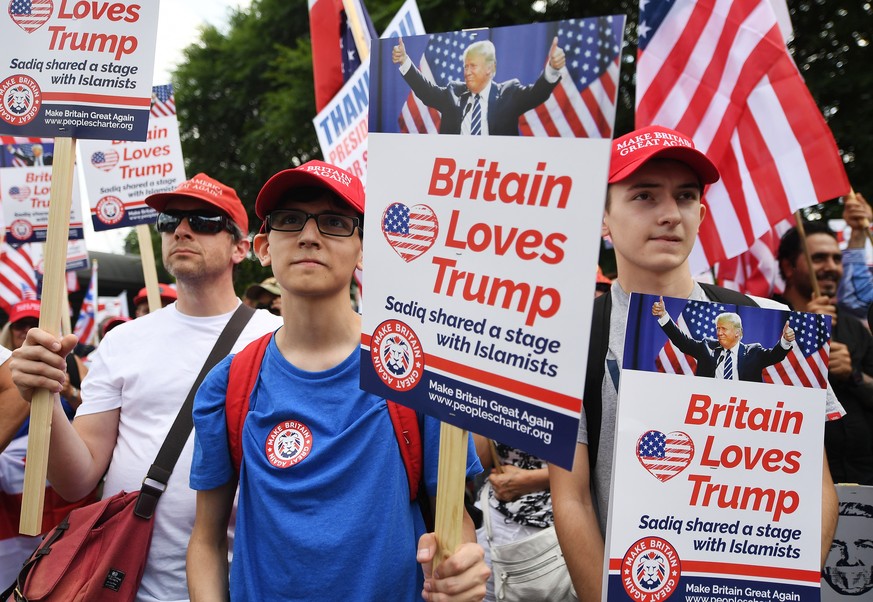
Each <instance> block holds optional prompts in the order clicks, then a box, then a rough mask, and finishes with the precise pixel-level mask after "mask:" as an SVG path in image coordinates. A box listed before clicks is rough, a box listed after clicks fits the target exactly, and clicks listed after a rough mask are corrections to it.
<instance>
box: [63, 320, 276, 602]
mask: <svg viewBox="0 0 873 602" xmlns="http://www.w3.org/2000/svg"><path fill="white" fill-rule="evenodd" d="M231 315H233V312H230V313H227V314H223V315H220V316H211V317H205V318H202V317H193V316H187V315H184V314H182V313H180V312H179V311H178V310H177V309H176V304H175V303H173V304H171V305H168V306H167V307H165V308H163V309H161V310H159V311H157V312H154V313H151V314H148V315H146V316H143V317H141V318H137V319H136V320H133V321H131V322H126V323H124V324H121V325H120V326H117V327H116V328H114V329H112V330H111V331H110V332H109V333H108V334H107V336H106V338H105V339H103V341H102V342H101V343H100V346H99V347H98V348H97V351H96V352H94V353H92V354H91V357H92V362H91V368H90V371H89V372H88V376H86V377H85V380H84V381H83V382H82V405H81V406H80V407H79V409H78V411H77V415H78V416H83V415H86V414H96V413H99V412H106V411H109V410H114V409H116V408H120V409H121V413H120V419H119V426H118V439H117V441H116V444H115V450H114V451H113V453H112V461H111V463H110V465H109V470H108V471H107V473H106V483H105V485H104V489H103V495H104V496H110V495H114V494H115V493H117V492H119V491H122V490H123V491H135V490H138V489H139V488H140V487H141V485H142V480H143V478H144V477H145V475H146V473H147V472H148V469H149V467H150V466H151V464H152V462H153V461H154V459H155V456H156V455H157V453H158V450H159V449H160V447H161V444H162V443H163V442H164V438H165V437H166V435H167V432H168V431H169V430H170V426H171V425H172V424H173V421H174V420H175V418H176V415H177V414H178V412H179V407H180V406H181V405H182V403H183V402H184V401H185V397H186V396H187V395H188V392H189V391H190V389H191V385H192V384H193V383H194V379H195V378H196V377H197V375H198V374H199V373H200V370H201V368H202V367H203V363H204V362H205V361H206V357H207V356H208V355H209V352H210V351H211V350H212V347H213V346H214V345H215V341H216V340H217V339H218V335H219V334H221V331H222V329H223V328H224V326H225V324H227V321H228V320H229V319H230V317H231ZM281 325H282V319H281V318H280V317H278V316H274V315H273V314H271V313H269V312H267V311H265V310H259V311H257V312H256V313H255V315H254V316H253V317H252V319H251V321H249V323H248V324H247V325H246V328H245V330H244V331H243V333H242V334H241V335H240V337H239V339H238V340H237V342H236V344H235V345H234V347H233V351H234V352H237V351H239V350H240V349H242V348H243V347H244V346H245V345H246V344H247V343H249V342H250V341H252V340H254V339H255V338H257V337H259V336H260V335H262V334H265V333H267V332H270V331H273V330H275V329H276V328H278V327H279V326H281ZM107 436H111V435H109V434H107ZM193 449H194V439H193V437H190V438H189V439H188V442H187V443H186V444H185V448H184V449H183V450H182V455H181V456H180V457H179V461H178V462H177V463H176V467H175V470H174V471H173V475H172V476H171V477H170V482H169V484H168V486H167V490H166V491H165V492H164V494H163V495H162V496H161V499H160V501H159V503H158V507H157V512H156V513H155V529H154V534H153V535H152V544H151V549H150V551H149V557H148V562H147V564H146V568H145V573H144V574H143V579H142V584H141V585H140V589H139V593H138V594H137V602H180V601H183V600H188V585H187V581H186V579H185V553H186V550H187V547H188V540H189V538H190V536H191V529H192V527H193V526H194V507H195V492H194V491H193V490H192V489H191V488H190V487H189V486H188V476H189V472H190V468H191V457H192V454H193Z"/></svg>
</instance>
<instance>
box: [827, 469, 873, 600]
mask: <svg viewBox="0 0 873 602" xmlns="http://www.w3.org/2000/svg"><path fill="white" fill-rule="evenodd" d="M837 496H838V497H839V499H840V517H839V520H838V521H837V531H836V533H834V540H833V542H832V543H831V551H830V553H829V554H828V557H827V560H825V566H824V569H822V572H821V575H822V578H821V599H822V602H846V601H848V600H857V601H860V600H867V599H868V598H870V597H873V487H870V486H864V485H837Z"/></svg>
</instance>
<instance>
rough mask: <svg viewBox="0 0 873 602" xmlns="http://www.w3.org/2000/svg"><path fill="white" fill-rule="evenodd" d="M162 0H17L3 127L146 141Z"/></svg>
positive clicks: (1, 29) (4, 73) (8, 37)
mask: <svg viewBox="0 0 873 602" xmlns="http://www.w3.org/2000/svg"><path fill="white" fill-rule="evenodd" d="M158 4H159V3H158V0H154V1H152V2H136V1H134V0H114V1H112V0H100V1H86V0H10V1H9V6H8V10H5V11H3V12H2V13H0V39H2V40H3V48H4V57H5V58H4V61H3V63H2V64H0V132H3V133H6V134H11V135H15V136H38V137H45V138H52V137H56V136H64V137H74V138H95V139H101V140H145V137H146V131H147V128H148V119H149V97H150V95H151V85H152V72H153V70H154V57H155V40H156V37H157V28H158Z"/></svg>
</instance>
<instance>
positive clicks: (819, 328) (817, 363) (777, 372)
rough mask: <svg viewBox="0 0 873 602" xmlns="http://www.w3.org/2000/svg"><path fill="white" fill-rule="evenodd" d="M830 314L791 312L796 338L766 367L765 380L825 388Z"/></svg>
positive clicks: (826, 384)
mask: <svg viewBox="0 0 873 602" xmlns="http://www.w3.org/2000/svg"><path fill="white" fill-rule="evenodd" d="M827 320H828V319H827V317H826V316H823V315H819V314H808V313H803V312H791V315H790V316H789V318H788V325H789V326H790V327H791V328H793V329H794V334H795V337H796V340H795V341H794V345H792V346H791V352H790V353H789V354H788V357H787V358H785V360H783V361H782V362H781V363H779V364H776V365H774V366H770V367H769V368H767V369H766V370H764V382H768V383H780V384H784V385H793V386H795V387H811V388H816V389H824V388H825V387H827V386H828V355H829V353H830V338H831V333H830V328H829V327H828V321H827Z"/></svg>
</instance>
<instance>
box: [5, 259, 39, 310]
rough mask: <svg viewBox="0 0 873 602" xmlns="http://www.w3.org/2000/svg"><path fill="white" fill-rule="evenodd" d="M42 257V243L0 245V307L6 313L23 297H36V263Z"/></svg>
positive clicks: (37, 281)
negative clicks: (14, 245)
mask: <svg viewBox="0 0 873 602" xmlns="http://www.w3.org/2000/svg"><path fill="white" fill-rule="evenodd" d="M41 259H42V245H41V244H37V243H26V244H23V245H20V246H17V247H13V246H12V245H10V244H8V243H5V242H4V243H3V244H2V246H0V307H2V308H3V311H5V312H6V313H7V314H8V313H9V311H10V310H11V309H12V306H13V305H15V304H16V303H18V302H19V301H22V300H23V299H29V298H36V291H37V290H38V288H39V277H38V274H37V271H36V265H37V264H38V263H39V262H40V260H41Z"/></svg>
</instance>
